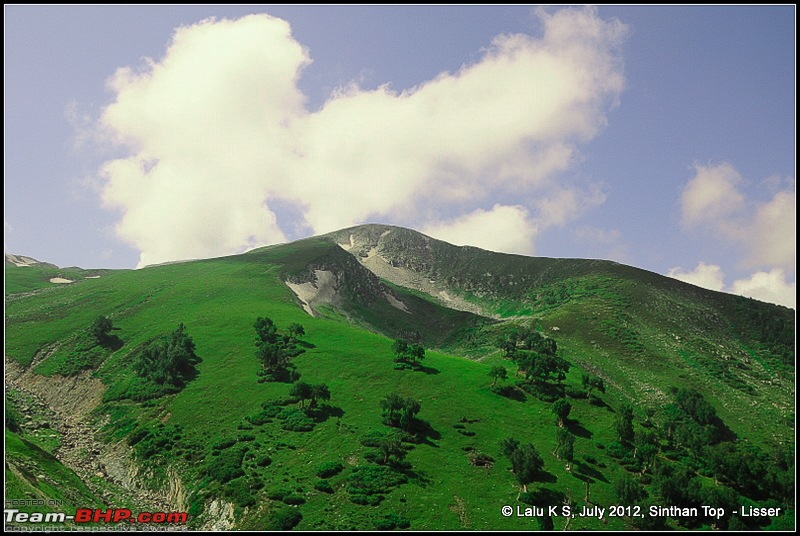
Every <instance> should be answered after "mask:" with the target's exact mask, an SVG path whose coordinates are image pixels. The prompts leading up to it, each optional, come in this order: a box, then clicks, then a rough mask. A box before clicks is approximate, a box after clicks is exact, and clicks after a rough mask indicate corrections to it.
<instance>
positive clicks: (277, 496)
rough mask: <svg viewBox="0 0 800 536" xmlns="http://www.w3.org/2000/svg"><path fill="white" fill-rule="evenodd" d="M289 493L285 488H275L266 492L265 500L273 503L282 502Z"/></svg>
mask: <svg viewBox="0 0 800 536" xmlns="http://www.w3.org/2000/svg"><path fill="white" fill-rule="evenodd" d="M291 493H292V492H291V491H289V490H288V489H285V488H277V489H273V490H270V491H269V492H267V498H268V499H271V500H273V501H282V500H283V498H284V497H286V496H287V495H291Z"/></svg>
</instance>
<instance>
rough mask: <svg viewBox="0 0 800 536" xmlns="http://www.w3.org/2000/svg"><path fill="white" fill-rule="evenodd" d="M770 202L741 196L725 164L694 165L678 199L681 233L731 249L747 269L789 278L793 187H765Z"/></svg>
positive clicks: (731, 169)
mask: <svg viewBox="0 0 800 536" xmlns="http://www.w3.org/2000/svg"><path fill="white" fill-rule="evenodd" d="M772 182H774V181H772V180H770V179H768V180H767V181H766V183H767V186H768V188H767V190H772V198H771V199H770V200H768V201H759V200H755V199H751V198H748V197H747V196H746V195H745V194H744V193H743V191H742V190H743V186H744V185H745V180H744V179H743V178H742V176H741V175H740V174H739V172H738V171H736V169H735V168H734V167H733V166H732V165H731V164H729V163H721V164H717V165H709V166H701V165H695V175H694V177H693V178H692V179H691V180H690V181H689V182H688V183H687V185H686V186H685V187H684V189H683V193H682V195H681V218H682V222H683V224H684V227H685V228H686V229H687V230H690V231H696V232H698V233H699V234H701V235H704V236H712V237H713V238H714V239H720V238H721V239H722V240H723V241H725V242H727V243H729V244H731V245H733V246H735V247H736V248H737V249H739V250H740V251H741V256H742V260H741V264H742V265H743V266H745V267H747V268H770V269H771V268H773V267H778V268H783V269H785V270H787V271H788V272H790V273H792V274H794V272H795V268H796V266H795V263H796V261H795V255H796V246H795V237H796V201H797V195H796V193H795V186H794V181H793V180H792V181H789V182H790V184H787V185H786V186H784V187H783V188H782V189H780V188H778V189H776V188H774V187H769V186H770V185H771V183H772Z"/></svg>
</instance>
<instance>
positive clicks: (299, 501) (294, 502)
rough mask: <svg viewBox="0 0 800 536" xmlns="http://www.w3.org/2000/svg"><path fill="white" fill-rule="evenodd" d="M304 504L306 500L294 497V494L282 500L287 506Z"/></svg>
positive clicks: (298, 496) (301, 497)
mask: <svg viewBox="0 0 800 536" xmlns="http://www.w3.org/2000/svg"><path fill="white" fill-rule="evenodd" d="M305 502H306V500H305V499H304V498H303V496H302V495H296V494H294V493H290V494H289V495H286V496H285V497H284V498H283V503H284V504H289V505H298V504H305Z"/></svg>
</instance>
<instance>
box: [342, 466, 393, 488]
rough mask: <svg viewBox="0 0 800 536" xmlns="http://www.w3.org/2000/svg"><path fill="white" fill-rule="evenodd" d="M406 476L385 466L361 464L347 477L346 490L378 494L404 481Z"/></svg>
mask: <svg viewBox="0 0 800 536" xmlns="http://www.w3.org/2000/svg"><path fill="white" fill-rule="evenodd" d="M406 480H407V479H406V477H405V475H403V474H402V473H398V472H397V471H394V470H393V469H391V468H389V467H385V466H361V467H356V468H355V469H353V472H352V473H351V474H350V475H349V476H348V477H347V491H348V493H350V494H352V495H378V494H379V493H388V492H390V491H391V490H392V488H393V487H395V486H399V485H400V484H404V483H405V482H406Z"/></svg>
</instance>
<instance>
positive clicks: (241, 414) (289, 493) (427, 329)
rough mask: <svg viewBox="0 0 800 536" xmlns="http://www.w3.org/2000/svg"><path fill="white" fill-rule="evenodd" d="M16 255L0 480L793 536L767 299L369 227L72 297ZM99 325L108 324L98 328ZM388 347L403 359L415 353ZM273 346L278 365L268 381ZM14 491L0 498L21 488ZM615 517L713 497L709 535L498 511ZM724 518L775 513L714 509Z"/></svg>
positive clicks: (401, 523) (785, 379) (404, 521)
mask: <svg viewBox="0 0 800 536" xmlns="http://www.w3.org/2000/svg"><path fill="white" fill-rule="evenodd" d="M14 258H15V259H17V261H18V262H19V259H23V261H24V263H25V264H28V261H25V260H24V258H21V257H19V256H16V257H14ZM11 263H12V265H11V266H10V265H9V260H8V258H7V263H6V281H5V283H6V349H5V355H6V368H7V373H6V386H7V398H6V407H7V414H6V422H7V434H9V433H13V434H14V436H13V437H14V442H13V446H14V448H15V452H17V453H18V454H15V456H16V457H15V458H14V459H15V460H22V461H17V462H14V463H15V465H13V467H17V468H18V469H15V471H16V473H14V474H15V475H16V476H15V478H17V480H16V481H15V482H21V480H19V475H21V474H25V473H24V472H23V471H21V470H20V469H19V467H21V466H22V465H24V463H28V462H25V461H24V460H25V456H28V457H29V458H31V459H33V458H36V459H40V460H44V459H45V454H46V453H49V454H53V455H55V458H57V460H58V463H59V464H61V465H54V464H53V463H50V462H49V461H48V462H47V463H44V462H39V466H38V467H41V469H39V468H37V469H36V471H37V472H38V471H41V472H42V473H43V474H44V473H48V472H57V471H61V472H62V473H63V472H64V471H72V472H74V474H75V475H78V477H80V479H81V482H82V483H83V485H85V486H86V488H85V489H84V488H83V487H80V486H79V485H78V484H70V486H72V488H74V489H75V490H76V491H75V492H74V494H75V496H81V495H80V493H83V494H84V495H83V497H86V500H92V501H93V500H95V499H94V498H96V497H102V498H103V502H104V503H105V506H107V507H115V506H116V507H119V506H121V505H128V506H131V507H134V508H138V509H139V510H142V511H144V510H147V509H150V510H152V511H155V510H153V509H156V508H157V509H158V510H159V511H180V512H188V515H189V523H190V526H191V527H195V528H199V527H204V528H211V529H226V528H233V529H251V530H267V529H276V528H291V527H296V528H298V529H307V530H315V529H317V530H320V529H331V530H333V529H338V530H343V529H357V530H363V529H370V530H371V529H375V528H392V527H400V528H405V527H408V526H410V528H411V529H416V530H425V529H428V530H444V529H448V530H461V529H473V530H474V529H478V530H530V529H531V528H532V527H537V526H538V527H544V528H548V527H555V528H557V529H562V528H565V527H566V526H568V528H571V529H577V530H580V529H584V530H608V529H612V530H623V529H630V528H651V529H655V528H659V527H662V528H663V527H685V528H702V527H705V528H711V527H716V528H725V527H729V526H730V527H737V526H738V527H744V528H764V527H771V528H780V527H786V526H787V525H786V524H787V523H790V522H791V523H793V520H794V514H793V512H794V507H793V504H794V503H793V501H794V498H793V497H794V491H793V490H794V476H793V475H794V443H793V441H792V440H793V436H794V430H793V423H794V416H795V413H794V399H795V390H794V333H795V332H794V311H793V310H791V309H787V308H785V307H780V306H776V305H770V304H765V303H762V302H758V301H755V300H751V299H747V298H742V297H738V296H733V295H728V294H722V293H716V292H712V291H708V290H704V289H700V288H697V287H694V286H692V285H688V284H686V283H682V282H680V281H676V280H673V279H670V278H666V277H663V276H660V275H658V274H654V273H651V272H647V271H644V270H640V269H637V268H633V267H629V266H624V265H621V264H617V263H612V262H608V261H598V260H585V259H548V258H532V257H525V256H520V255H506V254H500V253H493V252H489V251H485V250H481V249H478V248H473V247H458V246H453V245H451V244H447V243H445V242H441V241H438V240H434V239H433V238H430V237H427V236H425V235H422V234H420V233H417V232H415V231H412V230H409V229H403V228H399V227H391V226H385V225H365V226H358V227H354V228H350V229H345V230H342V231H338V232H335V233H330V234H328V235H323V236H319V237H315V238H309V239H305V240H299V241H296V242H293V243H289V244H283V245H277V246H268V247H264V248H260V249H257V250H253V251H250V252H248V253H245V254H241V255H234V256H230V257H222V258H217V259H208V260H197V261H189V262H183V263H177V264H167V265H161V266H153V267H148V268H144V269H141V270H107V271H102V272H99V271H98V272H78V273H76V274H73V275H75V276H77V275H78V274H91V275H89V276H88V277H86V276H84V277H83V278H78V277H75V279H74V281H75V283H73V284H61V285H58V284H50V283H49V280H48V279H42V277H44V275H48V273H52V272H48V273H44V272H43V274H44V275H42V276H39V275H37V276H36V278H38V279H36V278H31V276H30V274H32V273H35V272H33V271H32V270H34V269H36V267H37V266H38V265H39V264H42V263H38V264H33V263H31V264H33V265H32V266H18V265H16V263H15V262H14V261H11ZM53 269H54V268H48V270H53ZM76 270H79V269H76ZM95 274H96V275H101V277H93V275H95ZM33 279H35V281H36V284H32V283H31V281H32V280H33ZM100 316H103V317H107V318H108V319H109V320H110V321H111V323H112V324H113V327H111V325H110V324H109V325H108V326H107V327H109V328H110V329H109V330H105V331H103V330H100V331H98V330H97V329H96V326H97V325H98V323H97V319H98V317H100ZM259 318H261V319H262V321H259V322H256V320H257V319H259ZM263 318H269V319H270V320H271V321H272V323H273V324H272V325H274V327H275V329H274V330H273V331H270V329H271V328H269V327H268V326H269V325H270V324H269V323H268V324H264V323H263ZM257 325H259V326H261V328H260V329H261V331H257V329H256V326H257ZM181 326H182V327H181ZM265 326H267V327H265ZM298 326H300V327H301V329H298ZM257 333H258V335H257ZM187 336H188V337H189V338H190V341H191V343H190V344H188V346H187V343H186V342H185V341H186V340H187V339H186V337H187ZM396 339H404V340H405V341H407V343H408V344H410V345H412V346H414V345H420V346H421V347H424V348H425V351H424V359H422V361H421V363H414V362H413V361H414V359H410V358H408V355H409V354H403V353H402V348H401V347H400V346H397V345H396V344H395V343H394V341H395V340H396ZM170 341H172V342H170ZM181 341H184V342H181ZM548 341H549V342H548ZM256 343H258V344H256ZM180 348H183V350H180ZM159 356H163V358H164V359H165V361H159V359H161V357H159ZM258 356H261V358H259V357H258ZM270 356H271V357H270ZM276 356H277V357H276ZM281 356H283V357H281ZM289 356H291V360H290V361H289V365H288V368H286V369H284V372H281V373H280V374H278V373H277V372H275V370H278V369H274V370H273V369H270V370H268V369H267V368H266V366H265V365H264V364H265V363H271V362H272V361H269V360H270V359H278V361H280V359H283V358H286V357H289ZM262 358H263V359H264V361H260V359H262ZM531 358H533V359H534V360H533V361H531V360H530V359H531ZM526 359H528V360H527V361H526ZM170 360H173V361H170ZM148 363H149V365H148ZM169 363H179V365H176V367H177V368H175V367H173V368H169V367H170V365H169ZM181 363H182V364H181ZM526 363H527V364H526ZM540 364H546V365H540ZM537 367H539V368H537ZM542 367H545V368H542ZM546 367H554V368H552V369H547V368H546ZM162 368H164V370H162ZM500 369H502V371H503V372H505V373H506V374H507V375H508V377H507V378H504V377H503V376H502V373H501V372H500ZM536 371H539V372H536ZM558 371H561V372H558ZM490 373H491V375H490ZM298 375H299V379H298ZM268 380H277V381H268ZM304 384H305V385H306V386H305V387H304V386H303V385H304ZM323 384H324V386H325V388H326V389H319V386H320V385H323ZM312 386H317V388H315V389H316V390H313V391H310V390H309V389H311V387H312ZM311 392H313V393H316V394H314V395H313V397H312V395H311V394H309V393H311ZM325 393H327V394H325ZM390 395H396V396H395V397H394V398H391V396H390ZM309 397H311V398H309ZM406 399H409V400H410V402H408V400H406ZM404 401H405V402H404ZM395 403H396V404H401V405H402V404H405V405H402V407H405V408H409V412H410V413H407V414H406V415H407V417H404V419H405V420H401V419H400V418H399V417H397V415H399V413H398V414H394V415H395V417H392V415H393V413H391V411H394V410H391V411H390V410H389V408H390V407H395V406H392V405H391V404H395ZM409 404H410V405H409ZM565 404H567V405H568V406H569V407H568V408H567V409H565ZM415 405H416V406H415ZM400 407H401V406H397V408H400ZM415 407H416V408H417V410H416V411H415ZM37 408H38V409H37ZM628 408H630V409H628ZM9 411H10V412H11V413H9ZM397 411H400V410H399V409H398V410H397ZM563 411H566V412H567V415H568V416H566V417H564V416H563V413H559V412H563ZM9 415H11V417H9ZM558 415H560V416H558ZM9 419H11V421H9ZM9 422H11V423H12V425H13V427H14V430H11V429H10V428H8V425H9ZM387 423H388V424H387ZM509 438H513V439H515V440H516V441H518V445H517V447H513V445H514V443H513V442H508V441H506V440H507V439H509ZM567 438H568V439H569V441H568V442H566V441H567ZM567 443H569V445H571V446H570V450H572V449H573V447H574V452H573V453H572V454H568V453H567V451H566V450H564V449H565V445H566V444H567ZM526 445H528V446H526ZM26 449H27V450H26ZM36 449H38V450H36ZM526 449H527V450H526ZM531 449H533V450H531ZM20 451H22V452H23V453H24V455H23V454H19V452H20ZM40 451H41V452H40ZM533 451H538V453H539V456H540V459H541V462H540V463H535V457H533V458H530V459H529V461H530V462H531V463H533V466H536V470H532V471H531V472H530V474H529V475H528V476H530V479H528V477H523V476H522V475H524V474H528V473H525V471H524V470H523V468H522V466H521V465H520V464H522V463H523V462H522V461H521V460H523V458H525V456H527V454H525V453H528V454H530V453H531V452H533ZM6 459H7V462H8V460H9V452H8V451H7V455H6ZM525 459H528V458H525ZM48 460H49V459H48ZM531 460H533V461H531ZM8 467H9V465H8V463H7V475H8ZM13 467H12V468H13ZM62 468H63V471H62ZM514 469H516V471H514ZM748 475H750V476H748ZM754 475H759V477H758V478H756V477H755V476H754ZM45 476H46V475H45ZM59 478H61V479H62V480H63V478H65V477H59ZM45 480H48V479H45ZM50 480H55V478H52V479H50ZM523 481H525V483H526V484H527V489H528V492H527V493H521V489H520V488H521V487H520V484H522V483H523ZM7 482H8V479H7ZM621 483H624V486H623V484H621ZM670 483H673V484H670ZM14 486H16V487H13V488H9V487H8V484H7V487H6V492H7V497H9V498H14V497H10V496H9V495H8V493H10V492H13V493H17V494H20V493H34V492H33V491H30V492H28V491H24V489H27V488H24V486H25V485H23V484H19V483H17V484H14ZM23 488H24V489H23ZM623 488H624V489H626V490H628V492H625V493H629V494H628V495H626V496H625V498H626V499H625V500H624V499H623V498H621V496H620V493H623V491H620V490H621V489H623ZM630 490H633V491H630ZM35 493H45V495H46V493H48V492H47V490H46V489H45V491H43V492H42V491H36V492H35ZM51 493H52V492H51ZM631 493H632V495H631ZM587 495H588V496H589V497H588V498H587ZM52 498H53V499H57V498H58V497H57V496H55V495H52ZM634 499H635V501H634ZM633 502H635V503H636V504H638V505H640V506H642V507H643V508H644V507H646V506H648V505H651V504H652V505H662V506H665V507H666V506H670V505H673V504H682V505H685V504H689V505H694V504H697V505H701V504H715V505H718V506H722V505H725V506H729V505H732V506H731V507H730V508H727V511H728V514H726V515H725V516H724V518H722V519H710V518H708V516H704V515H697V516H687V517H685V518H681V517H680V516H674V517H671V516H670V515H668V514H667V515H661V514H658V515H654V516H650V515H649V509H645V511H646V512H648V514H647V515H646V516H643V517H641V518H638V517H635V518H632V517H630V516H623V517H618V516H613V517H612V516H605V517H604V518H603V519H602V520H601V519H599V518H598V517H596V516H586V517H582V516H579V515H578V516H576V517H575V518H571V517H566V518H565V517H558V516H555V517H552V516H539V518H540V519H538V521H537V520H534V519H532V518H530V517H525V516H517V515H516V513H515V514H514V515H512V516H510V517H504V516H503V515H501V511H500V510H501V507H502V506H504V505H513V508H514V512H516V511H517V510H516V509H517V507H519V508H521V509H522V511H524V509H525V508H533V506H540V505H548V504H549V505H559V506H563V505H566V506H570V507H571V508H573V509H574V511H575V512H579V511H580V509H581V508H582V507H583V506H587V507H589V506H593V505H597V506H602V507H605V508H608V507H609V506H611V505H615V504H620V503H624V504H631V505H633ZM742 504H748V505H754V506H759V507H776V508H777V507H780V508H782V512H783V514H782V515H772V516H764V517H759V518H754V517H742V516H741V515H739V514H736V515H734V514H733V513H732V512H733V511H734V510H735V511H736V512H738V508H739V506H737V505H742ZM698 509H699V506H698Z"/></svg>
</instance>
